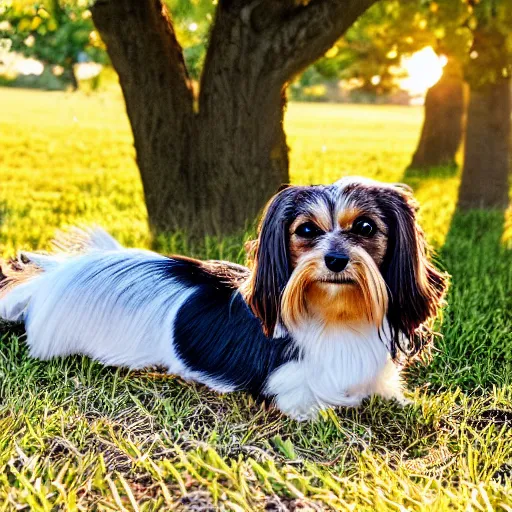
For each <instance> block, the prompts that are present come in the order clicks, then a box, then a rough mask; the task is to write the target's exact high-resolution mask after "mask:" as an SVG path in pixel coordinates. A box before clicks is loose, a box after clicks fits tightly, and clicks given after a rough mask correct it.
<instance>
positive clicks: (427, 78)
mask: <svg viewBox="0 0 512 512" xmlns="http://www.w3.org/2000/svg"><path fill="white" fill-rule="evenodd" d="M445 64H446V57H445V56H444V55H442V56H438V55H437V54H436V52H434V50H433V49H432V47H431V46H427V47H426V48H423V49H422V50H420V51H419V52H416V53H414V54H413V55H411V56H410V57H402V61H401V67H402V68H403V69H404V70H405V71H406V73H407V75H408V76H407V77H406V78H403V79H401V80H399V84H400V87H401V88H402V89H404V90H406V91H408V92H409V93H410V94H411V95H412V96H414V95H423V94H425V93H426V92H427V89H428V88H429V87H432V86H433V85H434V84H435V83H436V82H437V81H438V80H439V79H440V78H441V75H442V74H443V67H444V66H445Z"/></svg>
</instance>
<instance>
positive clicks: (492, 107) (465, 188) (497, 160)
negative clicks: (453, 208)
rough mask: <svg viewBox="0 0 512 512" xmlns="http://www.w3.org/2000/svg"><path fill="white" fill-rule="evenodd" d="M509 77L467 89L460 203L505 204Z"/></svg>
mask: <svg viewBox="0 0 512 512" xmlns="http://www.w3.org/2000/svg"><path fill="white" fill-rule="evenodd" d="M510 110H511V102H510V79H507V78H502V79H500V80H499V81H498V82H497V83H495V84H487V85H486V86H484V87H482V88H479V89H473V90H470V99H469V107H468V120H467V128H466V142H465V151H464V169H463V171H462V182H461V185H460V189H459V207H460V208H462V209H469V208H506V207H507V205H508V195H509V184H508V175H509V157H510Z"/></svg>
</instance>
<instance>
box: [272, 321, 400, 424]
mask: <svg viewBox="0 0 512 512" xmlns="http://www.w3.org/2000/svg"><path fill="white" fill-rule="evenodd" d="M293 337H294V339H295V340H296V342H297V343H298V345H299V347H300V349H301V358H300V360H299V361H293V362H289V363H286V364H284V365H283V366H281V367H280V368H278V369H277V370H276V371H275V372H274V373H273V374H272V375H271V376H270V378H269V380H268V383H267V386H266V391H267V392H268V393H269V394H275V395H276V404H277V406H278V407H279V409H280V410H281V411H283V412H284V413H286V414H288V415H289V416H291V417H293V418H296V419H301V420H303V419H310V418H312V417H314V416H316V414H317V412H318V411H319V410H321V409H325V408H327V407H334V406H345V407H351V406H357V405H359V404H360V403H361V401H362V400H363V398H365V397H367V396H370V395H372V394H379V395H381V396H383V397H385V398H396V399H397V400H399V401H403V394H402V383H401V381H400V375H399V369H398V367H397V366H396V365H395V363H393V361H392V360H391V359H390V356H389V353H388V350H387V349H386V347H385V345H384V344H383V342H382V341H381V339H380V338H379V332H378V330H377V328H376V327H374V326H372V325H360V326H357V327H356V326H354V327H352V328H350V327H344V328H343V329H337V330H330V329H327V328H325V327H324V326H322V325H321V324H319V323H316V324H315V323H313V322H308V323H305V324H304V325H303V326H302V327H301V328H299V329H297V330H295V331H294V332H293Z"/></svg>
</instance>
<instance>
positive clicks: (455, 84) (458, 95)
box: [410, 0, 471, 169]
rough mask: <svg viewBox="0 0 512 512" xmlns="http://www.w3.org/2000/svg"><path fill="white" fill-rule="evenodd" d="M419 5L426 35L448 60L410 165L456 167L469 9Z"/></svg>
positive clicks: (449, 0) (443, 3)
mask: <svg viewBox="0 0 512 512" xmlns="http://www.w3.org/2000/svg"><path fill="white" fill-rule="evenodd" d="M420 5H421V7H420V9H419V11H418V17H417V19H418V23H419V24H420V25H421V26H422V27H423V31H424V33H425V34H427V40H428V44H429V45H430V46H432V48H433V49H434V50H435V51H436V53H437V54H438V55H442V56H444V57H445V58H446V61H447V63H446V65H445V66H444V68H443V74H442V76H441V78H440V79H439V81H438V82H437V83H436V84H434V85H433V86H432V87H431V88H430V89H429V90H428V91H427V94H426V96H425V108H424V122H423V127H422V130H421V136H420V139H419V142H418V147H417V148H416V151H415V152H414V155H413V158H412V161H411V165H410V166H411V167H413V168H423V169H428V168H430V167H435V166H443V165H448V166H455V165H456V163H455V156H456V153H457V150H458V149H459V147H460V144H461V142H462V139H463V134H464V117H465V107H466V105H465V92H464V91H465V85H464V76H463V62H464V60H465V59H466V56H467V49H468V48H469V45H470V42H471V34H470V32H469V31H468V30H467V28H466V27H465V26H464V19H465V16H466V12H467V8H466V6H465V4H464V3H463V2H460V1H459V2H454V1H453V0H439V1H430V0H428V1H426V2H425V1H423V2H421V4H420Z"/></svg>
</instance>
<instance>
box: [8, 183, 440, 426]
mask: <svg viewBox="0 0 512 512" xmlns="http://www.w3.org/2000/svg"><path fill="white" fill-rule="evenodd" d="M415 214H416V206H415V203H414V201H413V198H412V196H411V193H410V191H409V190H408V189H407V188H406V187H404V186H401V185H387V184H383V183H379V182H375V181H370V180H365V179H360V178H357V179H347V178H345V179H342V180H340V181H337V182H336V183H334V184H332V185H328V186H309V187H306V186H304V187H303V186H289V187H287V188H284V189H283V190H281V191H280V192H278V193H277V194H276V195H275V196H274V197H273V198H272V199H271V201H270V202H269V204H268V205H267V207H266V210H265V212H264V214H263V219H262V221H261V224H260V228H259V235H258V239H257V240H256V241H255V243H254V255H253V261H252V265H251V268H250V269H249V268H246V267H243V266H239V265H235V264H232V263H228V262H222V261H204V262H203V261H198V260H194V259H189V258H185V257H181V256H173V257H165V256H161V255H159V254H156V253H153V252H150V251H144V250H137V249H126V248H124V247H122V246H121V245H120V244H119V243H118V242H117V241H115V240H114V239H113V238H111V237H110V236H109V235H108V234H107V233H105V232H104V231H102V230H93V231H90V232H80V231H75V232H72V233H70V234H68V235H67V237H65V238H61V239H60V240H57V241H56V245H57V248H58V249H60V251H57V252H55V253H54V254H50V255H45V254H36V253H24V254H23V255H22V258H21V259H20V260H18V261H17V262H16V263H15V265H14V266H15V267H16V268H12V267H11V268H4V271H3V272H4V274H5V276H6V278H5V279H4V283H3V287H2V289H1V291H0V317H2V318H4V319H6V320H11V321H23V322H24V323H25V329H26V333H27V343H28V345H29V347H30V354H31V355H32V356H34V357H38V358H40V359H49V358H52V357H56V356H67V355H71V354H85V355H87V356H90V357H92V358H94V359H96V360H98V361H101V362H102V363H104V364H107V365H116V366H126V367H128V368H132V369H136V368H144V367H150V366H156V365H158V366H163V367H165V368H166V369H167V371H168V372H169V373H172V374H177V375H180V376H181V377H183V378H185V379H191V380H195V381H198V382H201V383H204V384H206V385H207V386H209V387H211V388H213V389H214V390H217V391H219V392H229V391H235V390H247V391H249V392H251V393H252V394H254V395H255V396H257V397H263V398H265V399H267V400H273V402H274V403H275V405H276V406H277V407H278V408H279V409H280V410H281V411H282V412H284V413H285V414H288V415H289V416H291V417H293V418H296V419H305V418H311V417H314V416H315V415H316V413H317V412H318V411H319V410H320V409H322V408H326V407H331V406H356V405H358V404H359V403H360V402H361V400H362V399H363V398H365V397H367V396H369V395H372V394H378V395H381V396H383V397H386V398H396V399H398V400H403V395H402V384H401V381H400V369H401V367H402V363H403V361H404V360H405V359H406V358H407V357H410V356H413V355H414V354H417V353H418V352H420V351H421V349H422V348H423V347H424V346H425V345H426V344H427V343H428V342H429V339H430V336H429V332H430V331H429V328H428V326H429V324H430V323H431V322H430V321H431V320H432V319H433V318H434V317H435V316H436V313H437V311H438V308H439V306H440V304H441V302H442V299H443V296H444V292H445V289H446V277H445V275H443V274H442V273H440V272H438V271H437V270H436V269H435V268H434V266H433V265H432V263H431V262H430V260H429V257H428V250H427V247H426V243H425V239H424V236H423V233H422V231H421V229H420V228H419V227H418V225H417V224H416V219H415Z"/></svg>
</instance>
